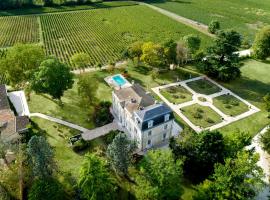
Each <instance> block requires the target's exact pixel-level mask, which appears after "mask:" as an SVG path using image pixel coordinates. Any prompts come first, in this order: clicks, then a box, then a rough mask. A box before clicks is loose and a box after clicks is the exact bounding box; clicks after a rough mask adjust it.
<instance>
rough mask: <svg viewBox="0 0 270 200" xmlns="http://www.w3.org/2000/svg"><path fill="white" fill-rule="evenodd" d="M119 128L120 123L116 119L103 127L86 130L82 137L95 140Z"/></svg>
mask: <svg viewBox="0 0 270 200" xmlns="http://www.w3.org/2000/svg"><path fill="white" fill-rule="evenodd" d="M116 130H119V125H118V123H117V122H116V121H113V122H112V123H110V124H106V125H104V126H102V127H98V128H95V129H92V130H88V131H85V132H84V133H82V138H83V139H84V140H86V141H89V140H94V139H96V138H98V137H101V136H104V135H107V134H108V133H109V132H110V131H116Z"/></svg>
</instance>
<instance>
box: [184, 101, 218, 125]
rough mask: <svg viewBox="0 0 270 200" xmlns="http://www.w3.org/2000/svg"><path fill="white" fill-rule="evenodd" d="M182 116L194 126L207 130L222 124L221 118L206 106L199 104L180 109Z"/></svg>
mask: <svg viewBox="0 0 270 200" xmlns="http://www.w3.org/2000/svg"><path fill="white" fill-rule="evenodd" d="M182 111H183V114H184V115H185V116H186V117H187V118H188V119H189V120H190V121H191V122H192V123H193V124H194V125H196V126H200V127H202V128H208V127H210V126H213V125H215V124H218V123H220V122H222V119H221V116H219V114H217V113H216V112H215V111H214V110H212V109H211V108H210V107H207V106H201V105H199V104H195V105H191V106H187V107H184V108H182Z"/></svg>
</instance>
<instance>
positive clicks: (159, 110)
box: [136, 103, 172, 122]
mask: <svg viewBox="0 0 270 200" xmlns="http://www.w3.org/2000/svg"><path fill="white" fill-rule="evenodd" d="M171 112H172V110H171V109H170V108H169V107H168V106H167V105H166V104H163V103H162V104H154V105H151V106H148V107H146V108H145V109H143V110H138V111H136V114H137V115H138V116H139V117H140V119H141V120H142V121H143V122H144V121H148V120H151V119H154V118H156V117H158V116H162V115H166V114H169V113H171Z"/></svg>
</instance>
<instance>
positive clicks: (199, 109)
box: [196, 108, 204, 113]
mask: <svg viewBox="0 0 270 200" xmlns="http://www.w3.org/2000/svg"><path fill="white" fill-rule="evenodd" d="M196 111H197V112H198V113H204V111H203V110H202V109H201V108H197V110H196Z"/></svg>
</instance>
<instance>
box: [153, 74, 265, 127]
mask: <svg viewBox="0 0 270 200" xmlns="http://www.w3.org/2000/svg"><path fill="white" fill-rule="evenodd" d="M152 90H153V92H154V93H155V94H156V95H158V96H159V98H161V100H162V101H164V102H165V103H166V104H168V106H169V107H170V108H171V109H173V111H174V112H175V113H176V114H177V115H178V116H180V117H181V118H182V119H183V120H184V121H185V122H186V123H187V124H188V125H189V126H190V127H191V128H192V129H193V130H194V131H196V132H201V131H203V130H215V129H218V128H222V127H224V126H226V125H228V124H231V123H233V122H236V121H238V120H241V119H244V118H246V117H248V116H250V115H253V114H255V113H257V112H259V111H260V109H259V108H257V107H256V106H254V105H252V104H251V103H249V102H248V101H246V100H244V99H242V98H241V97H239V96H238V95H236V94H235V93H233V92H232V91H230V90H228V89H226V88H225V87H223V86H221V85H220V84H218V83H216V82H215V81H213V80H211V79H209V78H208V77H205V76H200V77H196V78H193V79H188V80H185V81H181V82H176V83H171V84H167V85H162V86H159V87H155V88H152Z"/></svg>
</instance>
